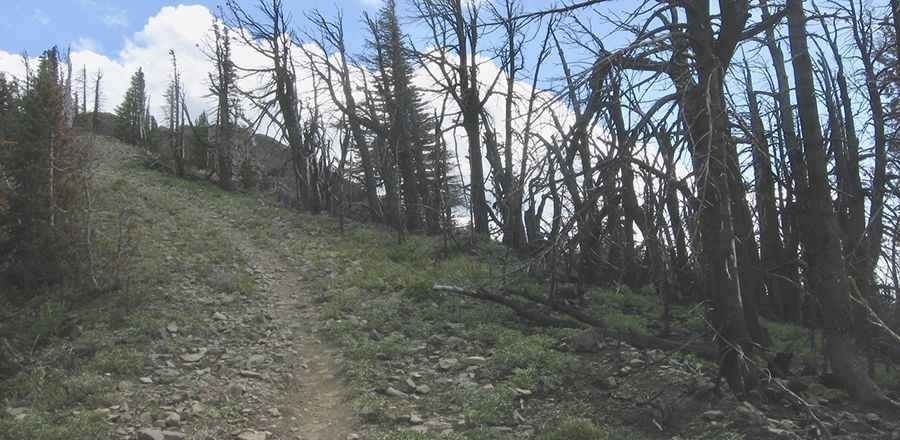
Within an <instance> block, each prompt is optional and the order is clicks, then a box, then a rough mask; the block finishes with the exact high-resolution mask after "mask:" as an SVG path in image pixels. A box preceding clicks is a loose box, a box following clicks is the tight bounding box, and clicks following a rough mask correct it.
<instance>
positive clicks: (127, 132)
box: [116, 69, 147, 145]
mask: <svg viewBox="0 0 900 440" xmlns="http://www.w3.org/2000/svg"><path fill="white" fill-rule="evenodd" d="M146 100H147V93H146V82H145V80H144V72H143V71H142V70H141V69H138V71H137V72H135V73H134V75H132V77H131V85H130V86H129V87H128V91H127V92H125V99H124V101H122V104H120V105H119V106H118V107H117V108H116V135H117V136H118V137H119V138H120V139H122V140H123V141H125V142H127V143H130V144H134V145H143V144H144V143H145V141H146V137H147V135H146V131H145V130H146V111H145V107H144V103H145V102H146Z"/></svg>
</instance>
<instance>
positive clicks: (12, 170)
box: [0, 48, 83, 288]
mask: <svg viewBox="0 0 900 440" xmlns="http://www.w3.org/2000/svg"><path fill="white" fill-rule="evenodd" d="M59 67H60V65H59V52H58V51H57V49H56V48H53V49H50V50H48V51H46V52H45V53H44V55H43V56H42V57H41V59H40V62H39V64H38V68H37V72H36V73H29V74H28V77H29V83H30V87H29V88H28V90H27V91H26V93H25V94H24V96H23V97H22V102H21V111H20V115H19V118H18V123H17V124H16V125H17V126H18V129H17V131H16V132H15V134H14V136H15V137H14V138H13V141H14V142H12V143H11V144H10V148H9V149H8V153H7V154H8V157H7V158H5V160H4V166H5V167H7V168H6V172H7V174H8V177H9V178H10V180H11V182H12V184H13V194H12V197H11V198H10V212H11V217H12V218H11V219H7V220H11V222H10V223H11V228H10V229H11V231H10V232H11V236H10V242H9V248H10V251H9V252H8V255H9V256H10V257H11V258H10V260H11V261H12V262H14V267H13V269H14V270H13V272H14V273H15V275H16V276H15V277H14V278H15V279H16V281H19V282H20V283H22V284H23V285H24V286H25V287H26V288H28V287H36V286H37V285H38V284H49V283H53V282H56V281H59V280H60V279H61V277H62V275H63V274H64V273H65V272H64V268H71V267H72V266H73V264H71V262H72V261H78V259H77V258H75V257H74V256H73V254H72V252H73V251H74V250H75V249H76V246H75V245H76V243H78V240H77V237H75V236H74V235H76V234H77V233H78V231H79V230H80V228H78V227H75V221H76V220H77V218H76V217H77V215H78V214H77V207H78V202H79V196H80V194H81V189H82V185H81V183H80V180H79V179H80V170H81V168H82V167H81V159H82V157H83V156H81V155H80V153H81V150H80V149H79V148H76V146H75V144H74V143H73V142H71V141H70V140H69V139H68V133H67V131H68V130H67V129H66V120H65V118H66V115H65V107H66V104H65V101H66V99H67V96H66V93H67V92H66V89H65V86H64V82H62V81H60V77H61V75H60V71H59ZM0 88H3V89H8V85H6V86H2V87H0ZM0 94H4V95H5V94H6V93H3V92H0ZM2 107H4V108H3V109H0V116H2V117H9V116H8V114H7V113H8V111H7V110H8V109H9V108H10V106H9V105H6V104H3V105H2ZM4 125H5V124H4Z"/></svg>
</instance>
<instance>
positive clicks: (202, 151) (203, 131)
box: [191, 112, 209, 169]
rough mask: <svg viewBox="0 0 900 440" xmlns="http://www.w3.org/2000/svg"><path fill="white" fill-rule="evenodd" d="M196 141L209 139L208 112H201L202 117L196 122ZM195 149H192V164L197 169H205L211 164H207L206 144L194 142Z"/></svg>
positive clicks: (198, 117) (199, 116)
mask: <svg viewBox="0 0 900 440" xmlns="http://www.w3.org/2000/svg"><path fill="white" fill-rule="evenodd" d="M194 139H198V140H200V139H202V140H204V141H205V140H207V139H209V117H208V116H206V112H201V113H200V115H198V116H197V121H196V122H194ZM193 145H194V148H192V149H191V162H192V163H193V164H194V166H195V167H197V168H200V169H205V168H206V167H207V166H208V165H209V164H208V163H207V160H208V157H207V151H206V144H205V143H203V142H196V141H195V142H194V143H193Z"/></svg>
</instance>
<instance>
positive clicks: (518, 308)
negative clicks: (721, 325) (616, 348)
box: [432, 284, 719, 361]
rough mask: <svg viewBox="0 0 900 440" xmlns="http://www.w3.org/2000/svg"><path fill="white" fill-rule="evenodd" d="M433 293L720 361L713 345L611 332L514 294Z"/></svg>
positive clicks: (591, 319) (588, 318) (587, 318)
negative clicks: (493, 305) (459, 297)
mask: <svg viewBox="0 0 900 440" xmlns="http://www.w3.org/2000/svg"><path fill="white" fill-rule="evenodd" d="M432 289H434V290H436V291H439V292H449V293H455V294H458V295H463V296H466V297H469V298H474V299H477V300H481V301H489V302H493V303H496V304H500V305H503V306H506V307H509V308H510V309H512V310H513V311H514V312H516V314H518V315H519V316H521V317H523V318H525V319H527V320H529V321H532V322H534V323H536V324H539V325H543V326H548V327H562V328H578V327H584V326H587V327H592V328H596V329H600V330H602V331H603V332H604V333H605V334H607V335H609V336H612V337H614V338H616V339H620V340H622V341H625V342H627V343H628V344H630V345H633V346H635V347H637V348H643V349H651V348H656V349H662V350H670V351H686V352H690V353H693V354H696V355H698V356H700V357H702V358H705V359H709V360H713V361H718V360H719V354H718V351H717V350H716V348H715V347H714V346H712V345H709V344H703V343H696V342H692V341H688V342H678V341H672V340H669V339H663V338H660V337H657V336H652V335H646V334H641V333H637V332H630V331H618V330H614V329H611V328H610V327H609V325H608V324H607V323H606V322H605V321H603V320H602V319H601V318H598V317H595V316H592V315H589V314H587V313H585V312H583V311H581V310H578V309H576V308H574V307H571V306H568V305H566V304H557V303H554V302H552V301H548V300H545V299H543V298H533V297H531V296H527V295H522V294H518V293H515V292H511V291H505V293H506V294H505V295H501V294H497V293H492V292H489V291H488V290H486V289H478V290H470V289H465V288H462V287H456V286H443V285H438V284H436V285H435V286H434V287H433V288H432ZM516 298H519V299H516ZM523 300H524V301H523ZM554 312H555V313H558V314H562V315H566V316H568V317H570V318H572V319H574V321H572V320H569V319H561V318H556V317H553V316H551V315H552V313H554Z"/></svg>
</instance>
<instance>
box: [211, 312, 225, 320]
mask: <svg viewBox="0 0 900 440" xmlns="http://www.w3.org/2000/svg"><path fill="white" fill-rule="evenodd" d="M213 319H215V320H216V321H227V320H228V317H227V316H225V314H224V313H222V312H216V313H213Z"/></svg>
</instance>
